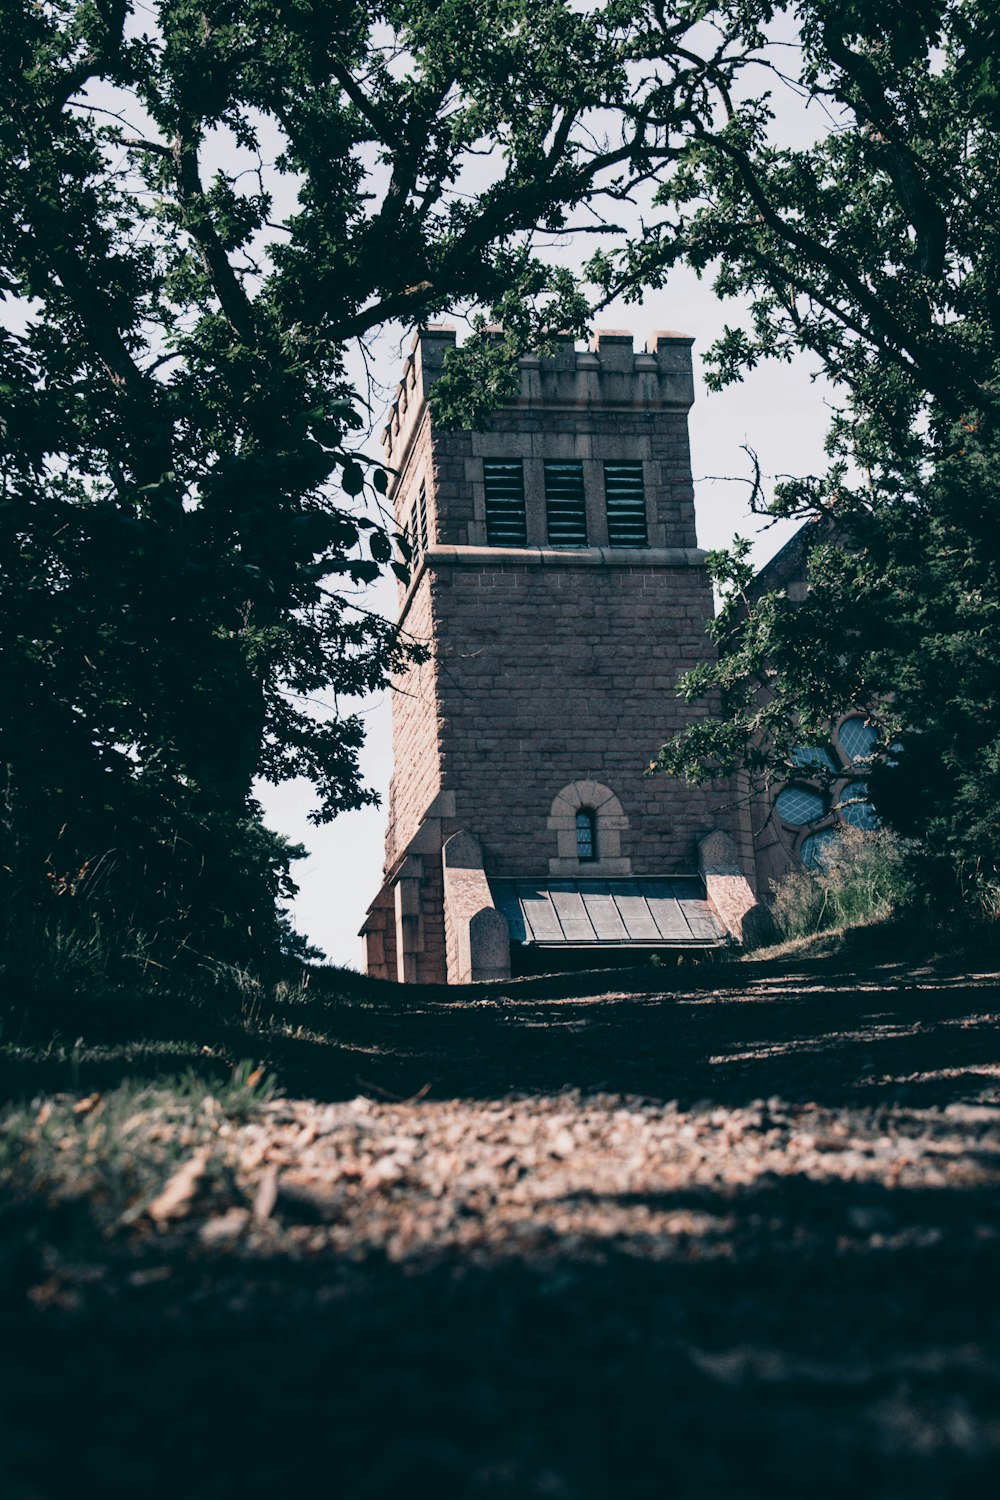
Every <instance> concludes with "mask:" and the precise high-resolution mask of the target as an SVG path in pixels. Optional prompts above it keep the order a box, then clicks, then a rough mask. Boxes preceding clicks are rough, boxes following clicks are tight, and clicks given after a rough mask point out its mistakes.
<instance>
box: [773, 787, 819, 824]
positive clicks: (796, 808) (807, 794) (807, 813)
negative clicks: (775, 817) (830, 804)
mask: <svg viewBox="0 0 1000 1500" xmlns="http://www.w3.org/2000/svg"><path fill="white" fill-rule="evenodd" d="M774 805H775V807H776V808H777V809H778V812H779V814H780V815H781V817H783V818H784V820H785V822H786V823H791V825H792V827H793V828H801V827H802V825H803V824H804V823H814V822H815V821H816V819H817V818H821V817H822V816H823V814H824V813H825V812H826V799H825V798H824V797H823V795H822V793H820V792H817V791H814V790H813V788H812V787H811V786H786V787H783V788H782V790H781V791H780V792H779V793H778V795H777V797H776V798H775V799H774Z"/></svg>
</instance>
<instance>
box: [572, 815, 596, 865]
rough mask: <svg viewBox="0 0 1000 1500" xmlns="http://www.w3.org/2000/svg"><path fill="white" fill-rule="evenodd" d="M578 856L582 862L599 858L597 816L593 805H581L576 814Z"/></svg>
mask: <svg viewBox="0 0 1000 1500" xmlns="http://www.w3.org/2000/svg"><path fill="white" fill-rule="evenodd" d="M576 857H577V859H578V860H580V862H581V863H583V861H584V860H588V859H596V858H597V817H596V815H595V813H594V809H593V808H592V807H581V808H580V810H579V812H578V813H577V815H576Z"/></svg>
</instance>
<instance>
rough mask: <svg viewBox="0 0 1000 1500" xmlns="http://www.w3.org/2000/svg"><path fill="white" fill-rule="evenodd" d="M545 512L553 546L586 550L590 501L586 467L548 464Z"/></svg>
mask: <svg viewBox="0 0 1000 1500" xmlns="http://www.w3.org/2000/svg"><path fill="white" fill-rule="evenodd" d="M545 510H546V514H547V516H548V523H549V546H550V547H586V545H587V501H586V497H585V495H584V492H583V464H556V463H550V464H546V465H545Z"/></svg>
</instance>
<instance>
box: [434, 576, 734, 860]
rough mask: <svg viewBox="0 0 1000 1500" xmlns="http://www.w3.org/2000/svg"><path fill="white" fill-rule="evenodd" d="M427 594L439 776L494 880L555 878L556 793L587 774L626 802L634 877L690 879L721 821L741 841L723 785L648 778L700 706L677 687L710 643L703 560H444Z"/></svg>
mask: <svg viewBox="0 0 1000 1500" xmlns="http://www.w3.org/2000/svg"><path fill="white" fill-rule="evenodd" d="M567 561H568V560H567ZM432 590H433V614H434V629H435V635H436V638H437V640H438V642H439V643H440V644H439V648H438V651H439V659H440V671H439V675H438V692H439V697H440V709H441V765H442V785H443V786H445V787H446V788H449V789H453V790H454V792H455V796H456V817H457V821H458V823H459V825H460V826H462V827H465V828H468V829H470V830H472V831H474V832H475V833H476V834H477V835H478V836H479V838H480V839H481V840H482V842H483V847H484V851H485V854H486V864H487V869H488V871H489V872H490V873H492V874H497V875H527V876H543V875H547V874H549V872H550V864H549V861H550V859H553V858H555V857H556V856H557V853H558V851H557V847H556V838H555V834H554V833H553V832H552V831H551V830H550V829H549V828H548V826H547V820H548V817H549V813H550V810H551V806H552V802H553V799H554V798H555V797H556V796H557V794H558V793H559V792H560V791H561V790H562V789H563V787H565V786H567V785H568V784H570V783H571V782H574V781H579V780H589V781H593V782H597V783H600V784H601V785H603V786H607V787H609V788H610V789H611V791H612V792H614V793H615V795H616V796H617V797H618V799H619V800H620V802H621V804H622V808H623V810H624V813H625V816H626V817H627V819H628V824H629V826H628V828H626V829H623V830H622V831H621V854H622V856H623V857H624V858H626V859H628V860H629V861H630V862H631V870H632V873H633V874H650V875H652V874H679V873H693V872H694V871H695V870H696V869H697V848H696V841H697V838H698V837H699V836H701V835H703V834H705V833H707V832H708V831H709V830H710V829H711V828H713V827H717V826H724V827H726V828H727V830H730V831H731V832H732V833H733V835H734V837H736V838H737V841H738V842H742V840H741V839H740V835H739V830H738V828H737V827H736V826H735V824H736V821H737V820H736V818H735V816H734V813H733V810H732V809H731V808H728V807H727V806H726V805H725V804H726V803H727V802H728V801H729V800H730V799H729V796H728V787H727V788H726V789H725V790H724V791H723V792H722V793H720V792H719V791H716V792H715V793H714V794H713V793H708V792H703V791H700V790H698V789H696V788H693V787H690V786H688V785H687V784H685V783H682V782H678V781H675V780H673V779H671V778H668V777H662V776H657V777H652V778H647V777H645V776H644V775H643V772H644V770H645V768H646V765H647V763H648V761H649V759H650V758H651V757H652V756H653V755H654V754H655V753H656V751H657V750H658V748H659V746H660V744H661V743H662V741H663V740H664V739H665V738H666V737H667V736H668V735H669V734H670V733H672V732H674V731H675V730H678V729H680V728H682V727H683V725H684V724H685V723H686V722H688V721H689V720H690V718H691V717H692V716H696V715H698V714H700V713H704V712H706V709H705V707H704V705H697V704H696V705H688V704H684V703H682V702H680V700H678V698H677V696H676V692H675V686H676V682H677V678H678V675H679V674H680V673H681V672H682V671H683V670H685V668H687V667H690V666H692V665H694V663H695V662H697V661H699V660H703V659H704V657H705V656H706V654H707V652H708V650H709V649H710V647H709V643H708V641H707V639H706V635H705V622H706V619H707V618H708V614H709V611H710V609H711V598H710V585H709V582H708V579H707V576H706V574H705V571H704V569H703V568H701V567H677V568H642V567H636V566H620V567H619V566H607V565H604V566H601V567H579V568H577V567H571V566H560V567H538V566H520V567H519V566H517V565H516V564H513V563H509V562H504V563H503V564H500V565H492V566H473V565H471V564H470V565H461V566H446V567H441V568H439V569H437V570H436V571H435V574H434V578H433V584H432ZM580 873H581V874H586V873H588V872H587V869H586V867H581V872H580ZM595 873H597V872H596V871H595Z"/></svg>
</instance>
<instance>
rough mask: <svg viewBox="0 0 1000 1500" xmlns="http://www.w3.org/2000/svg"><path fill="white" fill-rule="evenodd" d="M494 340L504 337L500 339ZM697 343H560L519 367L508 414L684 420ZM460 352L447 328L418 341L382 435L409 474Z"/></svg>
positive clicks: (604, 334) (613, 334)
mask: <svg viewBox="0 0 1000 1500" xmlns="http://www.w3.org/2000/svg"><path fill="white" fill-rule="evenodd" d="M489 336H490V335H489V334H487V335H486V337H489ZM495 336H496V337H500V333H499V331H497V333H496V334H495ZM693 342H694V340H693V339H692V338H689V337H688V336H687V335H686V334H683V333H672V332H660V333H654V334H651V335H650V337H649V339H648V340H647V341H646V347H645V349H643V350H637V349H636V348H635V346H634V341H633V337H632V334H631V333H629V332H627V331H624V330H622V329H616V328H605V329H599V330H598V331H597V333H596V334H595V336H594V338H593V340H592V343H591V347H590V348H589V349H577V348H576V346H575V344H574V341H573V339H572V338H570V337H566V338H563V339H560V341H559V347H558V349H557V350H556V352H555V354H553V355H549V356H546V357H544V358H542V357H540V356H538V355H534V354H532V355H526V356H524V357H523V358H522V359H520V360H518V367H519V370H520V376H521V382H520V385H521V388H520V391H519V392H518V394H517V396H516V397H515V398H514V399H513V400H511V401H508V402H507V403H506V406H505V409H506V410H507V411H510V410H514V409H517V408H523V409H525V410H526V411H539V410H547V411H553V410H555V411H580V410H587V409H588V408H595V409H598V410H601V411H605V412H607V411H615V410H618V411H647V412H653V411H675V412H686V411H687V410H688V409H689V407H690V406H691V404H692V402H693V401H694V378H693V375H692V370H691V345H692V344H693ZM456 345H457V335H456V331H455V329H454V328H451V327H447V326H431V327H429V328H422V329H420V330H418V332H417V333H416V334H415V335H414V338H413V343H412V345H411V347H410V353H409V354H408V356H407V359H406V363H405V365H404V368H403V377H402V379H401V381H400V383H399V387H398V389H397V391H396V399H395V401H394V402H393V405H392V408H391V411H390V414H389V420H388V423H387V424H386V427H385V430H384V432H383V434H382V446H383V449H384V452H385V460H386V463H387V464H390V465H391V466H392V467H393V468H395V469H398V470H401V469H402V468H403V465H404V463H405V461H406V456H407V453H408V451H409V448H410V445H411V443H412V442H413V439H414V437H415V435H416V433H417V431H418V428H419V426H420V422H421V420H422V419H423V416H424V413H425V411H426V408H427V398H428V395H429V393H430V389H431V386H432V385H433V383H434V381H435V380H436V379H437V378H438V377H439V376H440V375H442V374H443V373H444V367H445V358H446V356H447V354H448V351H449V350H450V349H454V348H455V347H456Z"/></svg>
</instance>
